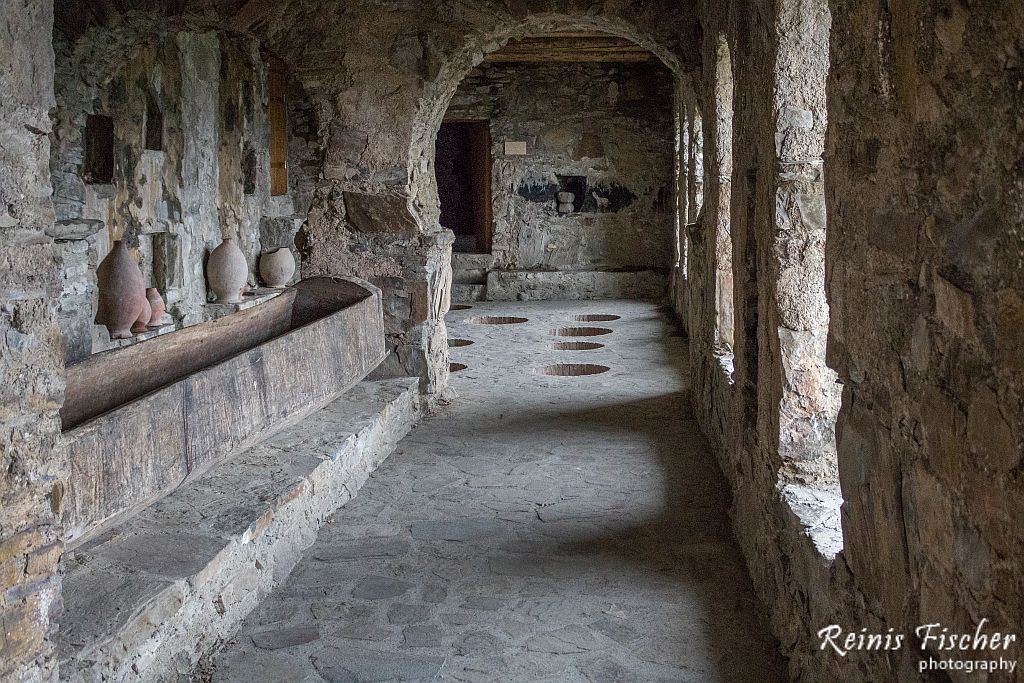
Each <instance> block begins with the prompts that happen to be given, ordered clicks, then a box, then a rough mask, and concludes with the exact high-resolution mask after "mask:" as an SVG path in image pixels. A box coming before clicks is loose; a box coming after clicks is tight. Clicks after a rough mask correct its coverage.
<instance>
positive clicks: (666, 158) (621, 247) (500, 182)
mask: <svg viewBox="0 0 1024 683" xmlns="http://www.w3.org/2000/svg"><path fill="white" fill-rule="evenodd" d="M672 98H673V79H672V74H671V72H669V71H668V70H667V69H666V68H665V67H664V66H663V65H661V64H655V63H652V64H602V63H590V64H586V63H577V64H572V63H552V64H505V63H493V64H490V63H489V64H486V65H483V66H481V67H478V68H477V69H474V70H473V71H472V72H470V73H469V75H468V76H466V79H465V80H464V81H463V82H462V83H461V84H460V85H459V89H458V90H457V91H456V93H455V96H454V97H453V98H452V101H451V105H450V107H449V109H448V113H447V114H446V118H447V119H449V120H486V121H489V122H490V129H491V141H492V158H493V160H494V162H493V170H492V182H491V188H492V196H493V200H492V207H493V217H494V223H493V240H492V249H491V254H492V256H493V261H492V262H491V268H492V269H494V270H497V271H513V273H512V275H514V276H515V277H505V278H502V277H498V278H495V279H493V281H494V282H495V283H496V284H501V285H502V286H501V287H500V289H498V291H488V298H491V299H496V298H512V299H515V298H546V297H547V298H560V299H572V298H580V297H583V298H587V297H589V296H600V295H606V296H612V297H615V296H620V297H636V296H650V295H651V292H650V289H651V286H650V282H651V281H657V280H658V279H659V278H658V274H667V273H668V271H669V268H670V267H671V265H672V258H673V247H672V223H673V212H672V210H673V206H672V197H673V195H672V192H673V187H672V168H673V155H672V150H673V147H674V141H673V132H674V131H673V123H672V102H673V99H672ZM512 141H524V142H526V146H527V154H526V155H523V156H518V155H510V154H506V153H505V143H506V142H512ZM576 185H580V186H585V188H586V190H585V192H580V191H579V190H577V192H576V194H578V195H581V196H578V197H577V198H576V208H575V209H574V210H573V211H572V212H570V213H559V212H558V208H557V205H558V201H557V198H556V194H557V193H558V192H560V191H571V190H573V189H575V188H576ZM524 271H525V272H542V273H545V275H544V277H543V278H542V279H543V286H536V287H534V286H532V284H533V283H534V282H535V281H536V280H531V279H527V278H525V277H523V272H524ZM561 272H569V273H572V274H573V275H572V276H571V277H566V278H564V279H560V278H559V277H558V276H557V275H556V274H557V273H561ZM588 272H590V273H593V272H601V273H606V274H608V275H606V276H604V277H605V279H607V280H608V281H609V287H607V288H601V289H600V290H595V289H594V288H589V289H587V290H583V289H580V288H579V287H578V285H577V284H576V283H578V282H579V281H580V280H581V277H582V274H583V273H588ZM637 272H643V273H645V275H646V277H644V278H641V279H640V280H641V281H642V282H644V283H645V286H644V287H641V289H636V287H635V281H636V280H637V278H636V277H632V278H623V277H616V276H615V275H612V274H613V273H637ZM590 277H591V278H594V277H601V276H596V275H591V276H590ZM584 279H585V278H584ZM666 284H667V281H666V279H665V278H662V290H664V287H665V286H666ZM620 288H621V289H620ZM492 289H493V288H492ZM655 296H658V293H655Z"/></svg>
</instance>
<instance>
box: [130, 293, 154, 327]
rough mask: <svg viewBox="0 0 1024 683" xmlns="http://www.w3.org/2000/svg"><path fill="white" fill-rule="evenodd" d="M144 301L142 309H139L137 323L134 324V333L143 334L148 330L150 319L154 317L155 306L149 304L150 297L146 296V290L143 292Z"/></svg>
mask: <svg viewBox="0 0 1024 683" xmlns="http://www.w3.org/2000/svg"><path fill="white" fill-rule="evenodd" d="M142 301H143V306H142V310H141V311H139V317H138V318H136V319H135V324H134V325H132V334H142V333H143V332H145V331H146V330H148V329H149V320H150V318H152V317H153V307H152V306H150V305H149V299H147V298H146V293H145V290H143V293H142Z"/></svg>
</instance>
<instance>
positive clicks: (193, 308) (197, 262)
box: [51, 14, 309, 362]
mask: <svg viewBox="0 0 1024 683" xmlns="http://www.w3.org/2000/svg"><path fill="white" fill-rule="evenodd" d="M55 46H56V51H57V77H56V95H57V110H56V126H55V129H54V135H53V139H54V146H53V158H52V161H51V165H52V170H53V181H54V187H55V204H56V208H57V226H58V230H59V234H58V253H59V254H60V256H61V260H62V262H63V265H64V267H63V271H62V284H63V293H62V297H61V306H60V320H61V327H62V330H63V331H64V335H65V344H66V357H67V360H68V361H69V362H73V361H75V360H78V359H81V358H83V357H85V356H88V355H89V354H90V353H94V352H96V351H100V350H104V349H106V348H111V347H112V346H113V345H114V344H113V343H112V342H111V340H110V339H109V337H108V335H107V333H106V330H105V328H103V327H102V326H98V325H94V324H93V317H94V315H95V305H96V284H95V272H96V267H97V266H98V264H99V262H100V261H101V260H102V259H103V258H104V256H106V254H107V252H108V251H109V250H110V247H111V244H112V242H113V240H115V239H122V238H123V239H125V240H126V241H127V242H128V244H129V246H130V249H131V250H132V251H133V252H134V253H135V255H136V257H137V258H138V260H139V262H140V266H141V267H142V270H143V275H144V276H145V278H146V281H147V285H148V286H155V287H157V288H158V289H159V290H160V292H161V294H162V295H163V297H164V299H165V301H166V302H167V306H168V312H169V313H170V314H171V315H172V316H173V318H174V319H175V321H176V323H177V324H178V325H191V324H195V323H197V322H202V321H203V320H205V319H208V318H209V317H210V315H211V311H210V310H208V309H207V306H206V304H207V300H208V292H207V288H206V280H205V261H206V257H207V256H208V254H209V252H210V251H211V250H212V249H213V248H214V247H216V246H217V244H219V243H220V240H221V238H222V237H227V236H233V237H236V238H237V242H238V244H239V246H240V247H241V249H242V251H243V252H244V253H245V255H246V257H247V259H248V260H249V264H250V270H251V274H250V285H251V286H258V285H259V284H260V281H259V278H258V275H256V272H257V265H258V258H259V254H260V252H261V250H262V249H264V248H268V247H277V246H293V237H294V234H295V232H296V231H297V229H298V225H299V223H300V222H301V219H297V218H296V216H295V208H294V207H293V204H292V200H291V196H290V195H282V196H271V192H270V177H269V128H268V122H267V113H266V112H267V85H266V83H267V75H266V65H265V60H264V58H263V56H262V55H261V53H260V47H259V44H258V43H257V42H256V41H255V40H253V39H252V38H242V37H239V36H233V35H229V34H227V33H224V32H218V31H212V30H199V29H196V30H176V29H175V28H174V27H171V28H167V27H163V26H160V22H159V21H158V19H157V18H156V17H153V16H150V15H147V14H136V15H132V16H131V17H130V18H129V20H128V21H126V22H124V23H123V24H119V25H118V26H117V27H115V28H94V29H92V30H90V31H87V32H86V33H85V34H84V35H82V36H79V37H76V38H75V39H73V40H70V39H67V38H65V37H64V36H63V35H62V34H61V33H60V32H57V33H56V34H55ZM126 54H127V55H130V59H124V57H125V55H126ZM298 92H300V91H298V89H293V93H292V97H291V98H289V101H290V102H292V109H293V111H296V112H299V111H301V110H302V106H303V105H302V102H301V99H300V96H299V94H298ZM91 115H102V116H107V117H110V118H111V119H112V120H113V124H114V138H115V141H114V173H113V177H112V178H111V179H110V180H109V181H107V180H105V179H104V180H101V181H97V179H95V178H88V177H86V174H87V168H86V159H85V156H86V150H85V146H86V140H85V137H86V129H87V121H88V118H89V117H90V116H91ZM295 118H296V121H298V122H300V124H302V125H303V126H306V125H308V124H307V123H306V122H305V119H304V118H303V117H301V116H296V117H295ZM299 131H300V133H301V134H303V135H308V132H307V131H305V130H304V129H301V128H300V129H299ZM154 135H155V140H156V142H154ZM294 137H298V139H299V140H300V141H301V140H302V139H303V138H302V137H301V136H298V135H297V136H294ZM290 150H291V153H292V154H293V155H294V160H293V161H294V163H292V164H291V166H293V167H294V168H295V172H294V174H293V176H294V177H291V178H290V180H291V185H292V187H293V188H295V187H299V186H301V185H303V184H308V180H306V177H305V175H304V174H305V173H306V172H308V170H309V169H308V163H305V157H306V156H308V151H307V150H306V148H305V147H304V146H303V145H302V144H301V142H299V143H295V144H292V145H290Z"/></svg>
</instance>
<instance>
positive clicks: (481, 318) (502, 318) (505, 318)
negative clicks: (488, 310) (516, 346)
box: [466, 315, 611, 332]
mask: <svg viewBox="0 0 1024 683" xmlns="http://www.w3.org/2000/svg"><path fill="white" fill-rule="evenodd" d="M529 320H530V319H529V318H517V317H515V316H511V315H478V316H476V317H475V318H470V319H468V320H467V321H466V322H469V323H473V324H475V325H515V324H517V323H525V322H527V321H529ZM610 331H611V330H609V332H610Z"/></svg>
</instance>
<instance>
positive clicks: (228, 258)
mask: <svg viewBox="0 0 1024 683" xmlns="http://www.w3.org/2000/svg"><path fill="white" fill-rule="evenodd" d="M248 279H249V264H248V262H246V260H245V254H243V253H242V250H241V249H239V248H238V245H237V244H235V240H234V239H233V238H231V237H228V238H227V239H225V240H224V241H223V242H221V243H220V244H219V245H218V246H217V248H216V249H214V250H213V251H212V252H210V260H209V261H207V263H206V283H207V284H208V285H209V287H210V289H212V290H213V293H214V294H215V295H216V296H217V303H228V304H237V303H239V302H240V301H241V300H242V291H243V290H244V289H245V283H246V282H247V281H248Z"/></svg>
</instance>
